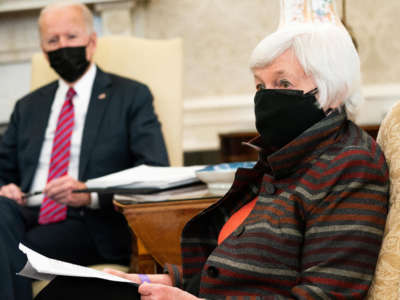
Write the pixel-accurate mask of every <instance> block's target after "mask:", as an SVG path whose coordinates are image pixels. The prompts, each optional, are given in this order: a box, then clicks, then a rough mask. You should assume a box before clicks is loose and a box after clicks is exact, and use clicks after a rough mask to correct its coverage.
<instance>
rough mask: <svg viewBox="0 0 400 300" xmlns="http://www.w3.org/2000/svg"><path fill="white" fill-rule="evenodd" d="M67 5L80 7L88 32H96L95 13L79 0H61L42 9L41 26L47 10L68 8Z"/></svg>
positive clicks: (39, 21) (39, 20)
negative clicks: (94, 24)
mask: <svg viewBox="0 0 400 300" xmlns="http://www.w3.org/2000/svg"><path fill="white" fill-rule="evenodd" d="M67 7H76V8H79V9H80V10H81V12H82V16H83V18H84V21H85V24H86V29H87V32H88V34H92V33H93V32H94V26H93V14H92V12H91V11H90V9H89V8H88V7H87V6H86V5H84V4H82V3H80V2H78V1H74V0H71V1H59V2H54V3H51V4H49V5H46V6H45V7H44V8H43V9H42V10H41V11H40V15H39V19H38V23H39V28H40V26H41V25H40V24H41V20H42V17H43V15H44V14H45V13H46V12H49V11H51V10H58V9H63V8H67Z"/></svg>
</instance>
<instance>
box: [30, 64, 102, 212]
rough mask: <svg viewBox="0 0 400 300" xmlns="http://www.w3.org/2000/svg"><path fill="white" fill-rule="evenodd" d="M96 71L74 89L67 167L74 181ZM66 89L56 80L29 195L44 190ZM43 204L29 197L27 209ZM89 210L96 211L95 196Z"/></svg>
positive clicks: (85, 76) (62, 82)
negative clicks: (55, 87)
mask: <svg viewBox="0 0 400 300" xmlns="http://www.w3.org/2000/svg"><path fill="white" fill-rule="evenodd" d="M96 72H97V68H96V66H95V64H92V65H91V66H90V67H89V69H88V71H87V72H86V73H85V74H84V75H83V76H82V78H81V79H79V81H77V82H76V83H75V85H74V87H73V88H74V90H75V92H76V95H75V96H74V98H73V99H72V103H73V105H74V129H73V131H72V136H71V152H70V159H69V165H68V175H69V176H71V177H73V178H75V179H77V178H78V172H79V156H80V152H81V143H82V135H83V127H84V125H85V119H86V113H87V110H88V107H89V101H90V96H91V94H92V87H93V83H94V79H95V77H96ZM68 89H69V86H68V85H67V83H66V82H65V81H63V80H62V79H59V80H58V88H57V91H56V94H55V98H54V101H53V104H52V106H51V111H50V117H49V121H48V123H47V128H46V132H45V136H44V142H43V145H42V149H41V152H40V156H39V162H38V166H37V168H36V171H35V175H34V177H33V182H32V186H31V190H30V192H34V191H41V190H43V188H44V187H45V186H46V183H47V175H48V172H49V167H50V156H51V151H52V148H53V140H54V134H55V131H56V127H57V120H58V116H59V114H60V111H61V108H62V106H63V104H64V101H65V97H66V95H67V91H68ZM42 201H43V194H40V195H36V196H33V197H29V198H28V201H27V205H28V206H35V205H40V204H41V203H42ZM90 207H92V208H98V207H99V206H98V195H97V194H96V193H92V194H91V205H90Z"/></svg>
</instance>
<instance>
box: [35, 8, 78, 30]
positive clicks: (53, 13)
mask: <svg viewBox="0 0 400 300" xmlns="http://www.w3.org/2000/svg"><path fill="white" fill-rule="evenodd" d="M83 23H84V17H83V15H82V12H81V11H80V10H79V9H77V8H74V7H64V8H55V9H51V10H49V11H46V12H45V13H44V14H43V15H42V16H41V20H40V26H41V27H42V28H46V29H47V27H56V26H62V25H72V24H77V25H81V24H83ZM48 29H50V28H48Z"/></svg>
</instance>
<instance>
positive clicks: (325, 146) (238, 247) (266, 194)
mask: <svg viewBox="0 0 400 300" xmlns="http://www.w3.org/2000/svg"><path fill="white" fill-rule="evenodd" d="M388 188H389V181H388V170H387V166H386V163H385V159H384V156H383V154H382V152H381V150H380V148H379V146H378V145H377V144H376V143H375V141H374V140H373V139H372V138H371V137H370V136H368V135H367V134H366V133H365V132H363V131H362V130H361V129H359V128H358V127H357V126H356V125H354V124H353V123H352V122H351V121H349V120H347V118H346V116H345V113H344V112H342V113H339V112H334V113H332V114H330V115H329V116H328V117H326V118H324V119H323V120H322V121H320V122H319V123H317V124H315V125H314V126H312V127H310V128H309V129H308V130H306V131H305V132H304V133H303V134H302V135H300V136H299V137H297V138H296V139H295V140H293V141H292V142H291V143H289V144H288V145H286V146H285V147H283V148H282V149H280V150H279V151H277V152H275V153H273V154H270V155H267V154H262V153H261V154H260V159H259V161H258V163H257V164H256V165H255V167H254V168H253V169H239V170H238V171H237V173H236V176H235V181H234V183H233V186H232V188H231V189H230V191H229V192H228V193H227V194H226V195H225V196H224V197H223V198H222V199H221V200H220V201H219V202H217V203H216V204H214V205H212V206H211V207H209V208H207V209H206V210H204V211H203V212H201V213H200V214H199V215H197V216H196V217H194V218H193V219H192V220H191V221H189V222H188V224H187V225H186V226H185V228H184V230H183V233H182V241H181V247H182V259H183V265H182V267H179V268H178V267H176V266H173V265H167V270H168V272H169V273H170V275H171V277H172V278H173V281H174V284H175V286H178V287H181V288H183V289H184V290H186V291H188V292H190V293H192V294H195V295H198V296H199V297H203V298H207V299H362V298H363V297H364V296H365V295H366V293H367V291H368V288H369V286H370V283H371V280H372V276H373V274H374V269H375V264H376V260H377V257H378V252H379V248H380V245H381V240H382V234H383V229H384V225H385V219H386V214H387V198H388ZM257 195H258V196H259V197H258V200H257V203H256V205H255V207H254V209H253V210H252V212H251V213H250V215H249V216H248V217H247V218H246V220H245V221H244V223H243V224H242V225H241V226H239V227H238V228H237V229H236V231H234V232H233V233H232V234H231V235H230V236H229V237H228V238H227V239H225V241H224V242H223V243H222V244H221V245H219V246H218V245H217V237H218V234H219V231H220V229H221V228H222V226H223V225H224V223H225V222H226V220H227V219H228V218H229V216H231V215H232V214H233V213H234V212H235V211H237V210H238V209H239V208H240V207H241V206H243V205H244V204H245V203H247V202H248V201H250V200H252V199H254V197H256V196H257Z"/></svg>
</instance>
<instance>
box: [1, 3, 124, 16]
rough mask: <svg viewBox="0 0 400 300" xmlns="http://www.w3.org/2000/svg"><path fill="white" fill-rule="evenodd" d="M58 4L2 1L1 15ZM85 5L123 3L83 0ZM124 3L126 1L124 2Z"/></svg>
mask: <svg viewBox="0 0 400 300" xmlns="http://www.w3.org/2000/svg"><path fill="white" fill-rule="evenodd" d="M54 2H57V0H2V1H1V2H0V13H7V12H17V11H24V10H34V9H41V8H42V7H44V6H46V5H48V4H51V3H54ZM81 2H82V3H85V4H97V3H110V2H115V3H117V2H121V0H82V1H81ZM123 2H124V1H123Z"/></svg>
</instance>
